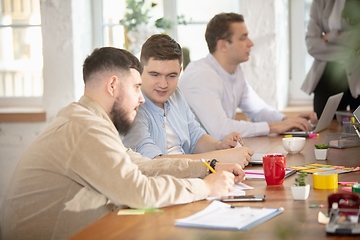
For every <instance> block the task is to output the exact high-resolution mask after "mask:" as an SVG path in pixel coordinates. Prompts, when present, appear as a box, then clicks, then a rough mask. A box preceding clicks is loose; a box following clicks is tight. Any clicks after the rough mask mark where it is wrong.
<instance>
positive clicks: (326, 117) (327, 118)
mask: <svg viewBox="0 0 360 240" xmlns="http://www.w3.org/2000/svg"><path fill="white" fill-rule="evenodd" d="M343 95H344V93H338V94H335V95H333V96H331V97H329V99H328V100H327V102H326V105H325V107H324V110H323V112H322V114H321V116H320V119H319V121H318V123H317V124H316V126H314V128H313V130H312V131H309V132H304V131H301V130H297V129H295V130H292V131H289V132H284V133H283V134H291V135H296V134H311V133H318V132H321V131H322V130H325V129H326V128H327V127H328V126H329V125H330V123H331V120H332V119H333V118H334V114H335V111H336V109H337V108H338V106H339V103H340V101H341V98H342V96H343Z"/></svg>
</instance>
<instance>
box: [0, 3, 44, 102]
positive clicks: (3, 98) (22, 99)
mask: <svg viewBox="0 0 360 240" xmlns="http://www.w3.org/2000/svg"><path fill="white" fill-rule="evenodd" d="M2 8H3V7H2ZM31 27H40V29H41V24H0V30H1V29H3V28H12V29H14V28H31ZM29 61H30V60H29ZM4 70H6V68H5V69H4ZM8 70H12V69H8ZM41 71H43V70H41ZM41 76H42V74H41ZM43 81H44V79H43ZM42 85H43V86H44V82H43V84H42ZM43 95H44V92H43V93H42V95H41V96H29V97H26V96H21V97H14V96H11V97H7V96H0V108H11V107H16V108H19V107H30V106H31V107H42V105H43Z"/></svg>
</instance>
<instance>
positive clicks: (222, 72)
mask: <svg viewBox="0 0 360 240" xmlns="http://www.w3.org/2000/svg"><path fill="white" fill-rule="evenodd" d="M206 58H207V59H208V60H209V62H210V64H211V65H212V66H213V67H214V68H215V70H216V71H217V72H218V73H219V74H220V75H222V76H225V77H226V79H229V80H231V81H235V80H236V73H237V71H238V68H236V69H235V72H234V73H233V74H229V73H228V72H227V71H226V70H225V69H224V68H223V67H222V66H221V65H220V63H219V62H218V61H217V60H216V58H215V57H214V56H213V55H212V54H211V53H209V54H208V55H207V56H206Z"/></svg>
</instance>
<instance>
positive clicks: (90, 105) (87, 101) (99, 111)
mask: <svg viewBox="0 0 360 240" xmlns="http://www.w3.org/2000/svg"><path fill="white" fill-rule="evenodd" d="M78 103H79V104H80V105H82V106H84V107H85V108H87V109H89V110H90V111H91V112H92V113H94V114H95V115H96V116H98V117H101V118H103V119H105V120H107V121H110V122H112V120H111V119H110V117H109V115H107V113H106V112H105V110H104V109H103V108H102V107H100V106H99V104H97V103H96V102H95V101H94V100H92V99H91V98H89V97H87V96H85V95H83V96H82V97H81V98H80V99H79V101H78Z"/></svg>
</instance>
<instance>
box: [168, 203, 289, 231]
mask: <svg viewBox="0 0 360 240" xmlns="http://www.w3.org/2000/svg"><path fill="white" fill-rule="evenodd" d="M283 211H284V209H283V208H251V207H232V206H231V205H230V204H226V203H222V202H219V201H214V202H212V203H211V204H210V205H209V206H208V207H207V208H205V209H204V210H202V211H200V212H198V213H195V214H194V215H191V216H190V217H187V218H182V219H177V220H176V221H175V226H179V227H196V228H216V229H233V230H249V229H251V228H253V227H255V226H257V225H259V224H261V223H263V222H265V221H267V220H269V219H271V218H273V217H275V216H276V215H278V214H280V213H282V212H283Z"/></svg>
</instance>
